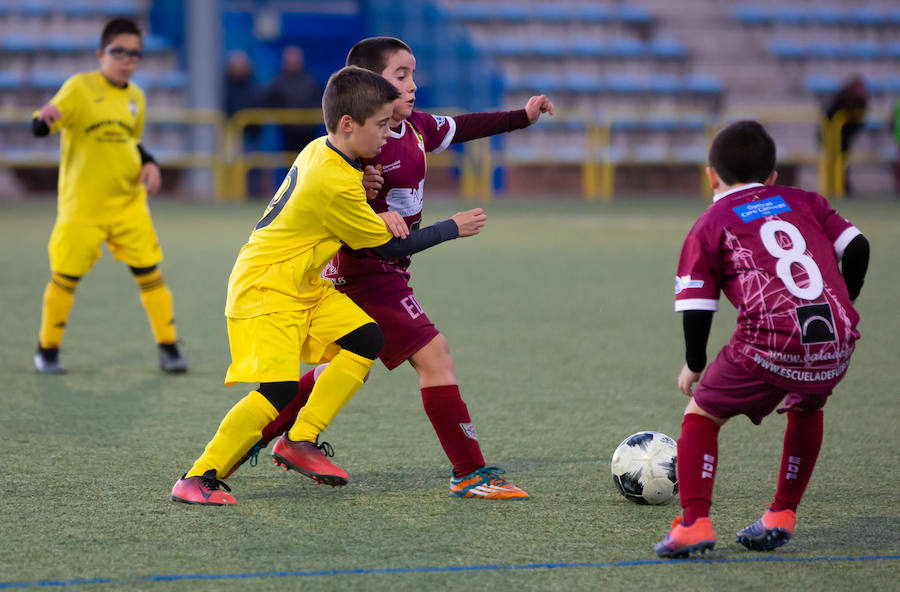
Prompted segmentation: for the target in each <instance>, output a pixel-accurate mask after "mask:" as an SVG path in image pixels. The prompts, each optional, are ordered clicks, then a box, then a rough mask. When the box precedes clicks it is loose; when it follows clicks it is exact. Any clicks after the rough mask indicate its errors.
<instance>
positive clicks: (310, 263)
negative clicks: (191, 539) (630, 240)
mask: <svg viewBox="0 0 900 592" xmlns="http://www.w3.org/2000/svg"><path fill="white" fill-rule="evenodd" d="M397 97H398V94H397V91H396V89H395V88H394V86H393V85H392V84H391V83H390V82H388V81H387V80H385V79H384V78H382V77H381V76H380V75H378V74H375V73H374V72H369V71H368V70H363V69H361V68H357V67H347V68H344V69H342V70H340V71H338V72H336V73H335V74H333V75H332V76H331V78H330V79H329V81H328V85H327V86H326V88H325V94H324V96H323V97H322V110H323V112H324V119H325V127H326V128H327V130H328V135H327V137H322V138H319V139H317V140H314V141H312V142H310V143H309V144H308V145H307V146H306V148H304V149H303V151H302V152H301V153H300V154H299V155H298V156H297V159H296V160H295V161H294V164H293V166H292V167H291V169H290V171H289V172H288V175H287V177H285V180H284V182H283V183H282V185H281V187H280V188H279V190H278V193H276V195H275V197H274V198H272V201H271V202H270V203H269V206H268V207H267V208H266V211H265V213H264V214H263V217H262V219H260V221H259V222H258V223H257V224H256V227H255V228H254V230H253V232H252V233H251V234H250V238H249V240H248V241H247V244H246V245H244V247H243V248H242V249H241V252H240V254H239V255H238V258H237V261H236V262H235V264H234V269H233V270H232V272H231V277H230V278H229V280H228V296H227V298H226V302H225V316H226V317H227V323H228V340H229V344H230V347H231V366H230V367H229V368H228V373H227V375H226V377H225V384H226V385H232V384H234V383H236V382H259V383H260V384H259V387H258V388H257V389H256V390H253V391H251V392H250V393H249V394H248V395H247V396H246V397H244V398H243V399H241V400H240V401H238V403H237V404H236V405H235V406H234V407H232V408H231V410H230V411H229V412H228V413H227V414H226V415H225V418H224V419H223V420H222V422H221V424H220V425H219V429H218V430H217V431H216V434H215V436H213V439H212V440H211V441H210V442H209V444H207V446H206V449H205V450H204V452H203V454H202V455H201V456H200V458H198V459H197V460H196V461H195V462H194V464H193V466H192V467H191V468H190V470H189V471H188V472H187V473H185V474H184V475H183V476H182V478H181V479H179V480H178V481H177V482H176V483H175V486H174V487H173V488H172V496H171V498H172V500H173V501H177V502H184V503H189V504H205V505H224V504H234V503H235V499H234V497H233V496H232V495H231V494H229V493H226V491H223V489H225V490H227V491H230V489H229V488H228V486H227V485H225V484H224V483H223V482H222V481H220V480H219V479H218V475H222V474H224V471H226V470H227V469H229V468H231V467H232V466H234V464H235V463H236V462H237V460H238V459H239V458H240V457H241V455H242V454H243V453H244V452H246V451H247V449H248V448H249V447H250V446H251V445H252V444H253V443H254V442H257V441H258V440H259V439H260V436H261V434H262V429H263V427H265V426H266V425H267V424H268V423H269V422H271V421H272V420H273V419H275V417H277V416H278V414H279V412H280V411H281V410H282V409H284V407H285V406H287V404H288V403H289V402H290V401H291V400H292V399H293V398H294V396H295V395H296V394H297V388H298V381H299V379H300V362H304V363H307V364H318V363H322V362H326V361H330V363H329V365H328V367H327V368H326V369H325V370H324V371H323V372H322V375H321V376H320V377H319V380H318V381H317V382H316V386H315V388H314V389H313V391H312V393H310V397H309V400H308V402H307V404H306V405H305V406H304V407H303V408H302V409H301V410H300V412H299V413H298V415H297V419H296V421H295V422H294V424H293V427H291V429H290V430H289V431H288V432H287V433H286V434H284V435H283V436H282V437H281V438H280V439H279V440H278V442H276V444H275V446H274V448H273V451H272V456H273V457H274V459H275V462H276V463H278V464H280V465H282V466H284V467H285V468H287V469H293V470H295V471H298V472H300V473H302V474H304V475H306V476H308V477H310V478H312V479H314V480H316V481H317V482H319V483H325V484H328V485H331V486H332V487H335V486H337V487H340V486H343V485H345V484H346V483H347V482H348V475H347V473H346V472H344V471H343V470H342V469H340V468H339V467H337V466H336V465H334V464H333V463H332V462H331V461H329V460H328V458H327V457H328V456H333V450H332V448H331V446H330V445H328V444H327V443H326V442H323V443H321V444H319V443H318V436H319V433H320V432H322V431H323V430H324V429H325V428H326V427H327V426H328V424H329V423H331V421H332V419H334V417H335V416H336V415H337V414H338V412H339V411H340V410H341V409H342V408H343V406H344V405H345V404H346V403H347V402H348V401H349V400H350V399H351V398H352V397H353V395H354V393H356V391H357V390H358V389H359V387H360V386H362V384H363V381H364V379H365V377H366V375H367V374H368V372H369V369H370V368H371V367H372V364H373V363H374V361H375V358H376V356H378V353H379V351H381V347H382V345H383V343H384V337H383V335H382V333H381V330H380V329H379V328H378V325H376V324H375V322H374V321H373V320H372V318H371V317H369V316H368V315H367V314H366V313H365V312H363V311H362V309H360V308H359V307H358V306H356V304H354V303H353V301H352V300H350V298H349V297H347V296H346V295H344V294H342V293H340V292H338V291H337V290H335V289H334V287H333V285H332V284H331V282H329V281H327V280H325V279H323V278H322V277H321V273H322V269H323V268H324V267H325V265H326V264H327V263H328V262H329V261H331V258H332V257H333V256H334V254H335V253H336V252H337V250H338V249H339V248H340V246H341V245H342V244H347V245H349V246H350V247H351V248H354V249H363V248H372V249H375V250H376V251H378V252H380V253H383V254H385V256H387V257H391V256H393V257H397V256H405V255H408V254H412V253H415V252H418V251H421V250H423V249H426V248H428V247H430V246H433V245H436V244H438V243H440V242H443V241H445V240H450V239H454V238H457V237H458V236H473V235H475V234H478V232H479V231H480V229H481V227H482V226H484V223H485V219H486V216H485V215H484V213H483V212H482V211H481V209H480V208H476V209H474V210H469V211H467V212H461V213H458V214H456V215H455V216H454V217H453V218H452V219H449V220H443V221H441V222H438V223H436V224H435V225H433V226H429V227H427V228H423V229H416V230H407V228H406V224H405V223H404V222H403V219H402V217H399V215H396V214H394V215H391V214H390V213H387V214H385V215H382V216H379V215H378V214H376V213H375V212H374V211H373V210H372V208H370V207H369V205H368V203H367V202H366V194H365V189H364V188H363V186H362V165H361V164H360V162H359V159H360V158H371V157H373V156H375V154H376V153H377V152H378V150H379V148H381V146H382V145H383V144H384V143H385V141H386V139H387V137H388V135H389V133H390V129H389V127H388V121H389V120H390V118H391V113H392V112H393V101H394V100H395V99H396V98H397Z"/></svg>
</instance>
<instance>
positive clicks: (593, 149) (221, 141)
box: [0, 107, 847, 200]
mask: <svg viewBox="0 0 900 592" xmlns="http://www.w3.org/2000/svg"><path fill="white" fill-rule="evenodd" d="M32 113H33V110H31V109H22V108H0V125H4V124H10V123H14V124H20V125H22V126H23V128H24V126H25V125H27V124H28V122H30V120H31V117H32ZM694 115H695V116H696V113H694ZM565 117H566V118H568V119H569V120H573V121H580V122H581V123H583V128H584V134H585V137H584V147H585V148H584V155H583V160H582V161H581V164H580V166H581V171H582V173H581V181H582V183H581V184H582V195H583V197H584V198H585V199H587V200H594V199H598V198H599V199H603V200H610V199H612V196H613V190H614V186H615V175H616V169H617V168H618V167H619V166H622V165H626V164H646V163H647V161H644V160H639V159H629V158H613V142H612V141H613V126H614V123H615V122H616V121H619V120H621V119H631V120H640V119H641V118H647V117H648V115H647V113H646V111H643V112H638V111H632V112H617V113H615V114H613V115H612V116H608V117H606V118H604V119H598V118H596V117H594V116H592V115H585V114H578V113H569V114H566V116H565ZM751 117H752V118H754V119H757V120H758V121H760V122H761V123H763V124H764V125H776V124H800V125H808V126H809V127H810V130H809V133H810V134H814V133H815V132H814V130H815V127H816V126H819V129H820V133H821V142H820V145H819V146H818V147H816V148H815V149H813V150H810V151H809V152H804V153H798V152H794V153H792V154H788V155H783V154H779V159H778V162H779V164H802V165H808V166H815V167H817V168H818V174H819V191H820V193H822V194H823V195H826V196H828V197H837V198H840V197H842V196H843V194H844V167H845V165H846V163H845V156H846V155H845V154H843V153H842V152H841V149H840V148H841V130H842V129H843V126H844V125H845V124H846V123H847V115H846V113H844V112H838V113H837V114H836V115H835V117H834V118H832V119H831V120H828V119H825V118H824V117H822V115H821V114H820V112H819V111H818V110H816V109H814V108H811V107H804V108H782V109H772V108H764V109H758V110H752V109H751V110H746V109H745V110H742V111H740V112H733V113H730V112H725V113H723V114H721V115H720V116H719V117H717V118H715V119H713V118H712V117H709V118H705V119H704V121H705V124H704V129H703V134H704V136H705V141H706V145H707V146H708V145H709V143H710V141H711V140H712V137H713V135H714V133H715V132H716V131H717V130H718V129H719V128H720V127H722V126H723V125H724V124H725V123H727V122H729V121H733V120H735V119H738V118H741V119H744V118H751ZM551 121H552V120H551ZM321 123H322V112H321V111H320V110H319V109H245V110H242V111H238V112H237V113H235V114H234V115H233V116H232V117H231V118H230V119H226V118H225V116H224V114H222V113H221V112H220V111H217V110H211V109H171V110H151V111H150V112H149V113H148V116H147V124H173V125H190V126H205V127H208V128H210V129H211V130H212V132H213V137H214V140H213V147H212V148H211V149H195V150H192V151H173V152H166V151H164V150H163V151H159V153H158V160H159V161H160V165H162V166H164V167H168V168H182V169H183V168H202V169H207V170H209V171H210V173H211V176H212V179H213V192H214V194H215V196H216V198H217V199H228V198H230V199H238V200H242V199H245V198H246V193H247V174H248V172H249V171H250V170H251V169H254V168H279V167H285V168H287V167H289V166H290V165H291V163H292V162H293V160H294V159H295V158H296V156H297V153H296V152H295V151H289V152H263V151H250V152H245V146H244V141H243V138H244V132H245V130H246V128H247V127H248V126H254V125H320V124H321ZM23 133H24V132H23ZM509 141H515V139H510V140H509ZM6 148H7V147H6V146H0V167H41V168H43V167H54V166H56V165H57V164H58V161H59V154H58V152H57V151H55V150H45V149H36V150H26V151H22V150H16V149H15V148H17V147H13V146H10V147H9V148H10V149H6ZM560 162H561V161H560ZM506 164H510V163H509V162H507V159H506V158H505V155H504V154H503V152H502V151H500V152H495V151H493V150H492V148H491V142H490V139H489V138H483V139H480V140H476V141H473V142H467V143H466V144H465V145H464V150H463V151H462V153H458V152H454V151H450V150H446V151H444V152H442V153H439V154H432V155H429V158H428V165H429V167H445V168H446V167H453V168H457V169H458V170H459V174H460V193H461V194H462V196H463V197H464V198H465V199H467V200H480V199H488V200H489V199H490V198H491V197H492V194H493V176H494V172H495V169H497V168H498V167H499V166H504V165H506ZM537 164H538V165H539V166H541V165H548V166H550V165H555V164H559V162H555V161H554V160H553V158H541V159H540V160H539V161H538V163H537ZM656 164H682V165H684V164H687V165H696V166H698V167H699V168H700V169H701V175H700V178H701V190H702V191H703V193H704V194H707V195H708V193H709V187H708V183H707V181H706V175H705V174H702V171H703V169H704V168H705V166H706V162H705V158H702V159H698V160H696V161H690V160H684V159H681V160H675V159H673V158H671V157H669V156H663V157H661V158H660V159H658V161H656Z"/></svg>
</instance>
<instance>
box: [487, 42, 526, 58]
mask: <svg viewBox="0 0 900 592" xmlns="http://www.w3.org/2000/svg"><path fill="white" fill-rule="evenodd" d="M488 50H489V51H490V52H491V53H493V54H495V55H498V56H504V57H521V56H524V55H527V54H528V53H529V52H530V48H529V47H528V45H527V44H526V43H525V42H523V41H522V40H521V39H516V38H513V37H499V38H495V39H494V40H493V41H491V45H490V47H488Z"/></svg>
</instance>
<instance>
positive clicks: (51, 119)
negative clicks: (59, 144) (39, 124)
mask: <svg viewBox="0 0 900 592" xmlns="http://www.w3.org/2000/svg"><path fill="white" fill-rule="evenodd" d="M61 117H62V113H61V112H60V110H59V109H57V108H56V105H54V104H53V103H47V104H46V105H44V106H43V107H41V110H40V111H38V119H40V120H42V121H43V122H44V123H46V124H47V127H53V124H54V123H56V122H57V121H59V119H60V118H61Z"/></svg>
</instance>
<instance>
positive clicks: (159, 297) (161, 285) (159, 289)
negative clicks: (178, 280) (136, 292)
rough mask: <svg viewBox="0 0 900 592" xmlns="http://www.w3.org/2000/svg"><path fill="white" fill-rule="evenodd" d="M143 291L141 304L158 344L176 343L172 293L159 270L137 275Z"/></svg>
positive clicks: (136, 277)
mask: <svg viewBox="0 0 900 592" xmlns="http://www.w3.org/2000/svg"><path fill="white" fill-rule="evenodd" d="M134 279H135V280H137V283H138V286H139V287H140V289H141V303H142V304H143V305H144V309H146V311H147V317H148V318H149V319H150V328H151V329H152V330H153V337H154V339H156V343H175V314H174V313H173V312H172V292H170V291H169V287H168V286H166V282H165V281H163V279H162V272H161V271H160V270H158V269H155V270H153V271H151V272H150V273H147V274H144V275H137V276H135V278H134Z"/></svg>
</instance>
